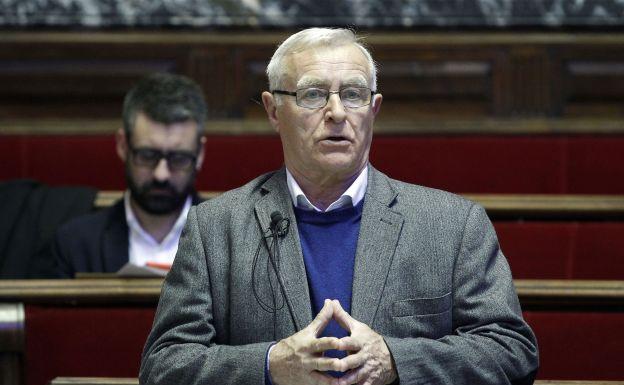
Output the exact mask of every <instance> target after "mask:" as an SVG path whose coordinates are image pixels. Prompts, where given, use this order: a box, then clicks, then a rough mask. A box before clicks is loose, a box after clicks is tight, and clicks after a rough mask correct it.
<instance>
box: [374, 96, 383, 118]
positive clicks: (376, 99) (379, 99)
mask: <svg viewBox="0 0 624 385" xmlns="http://www.w3.org/2000/svg"><path fill="white" fill-rule="evenodd" d="M382 101H383V95H381V94H375V95H373V100H372V104H373V116H377V114H378V113H379V110H381V102H382Z"/></svg>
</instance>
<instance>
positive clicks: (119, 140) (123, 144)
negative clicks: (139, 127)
mask: <svg viewBox="0 0 624 385" xmlns="http://www.w3.org/2000/svg"><path fill="white" fill-rule="evenodd" d="M115 148H116V149H117V156H118V157H119V159H121V161H122V162H124V163H126V160H128V159H127V158H128V138H127V137H126V131H125V130H124V129H123V128H120V129H118V130H117V133H116V134H115Z"/></svg>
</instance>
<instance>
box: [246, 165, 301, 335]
mask: <svg viewBox="0 0 624 385" xmlns="http://www.w3.org/2000/svg"><path fill="white" fill-rule="evenodd" d="M262 189H263V190H264V193H265V195H264V196H263V197H262V198H261V199H260V200H258V201H257V202H256V205H255V212H256V219H257V220H258V223H259V225H260V228H261V229H263V230H267V229H269V226H270V223H271V213H273V212H274V211H279V212H280V213H281V214H282V215H283V216H284V217H285V218H288V219H289V220H290V228H289V229H288V233H287V234H286V236H285V237H283V238H280V242H279V247H280V255H281V259H280V260H281V263H280V271H281V276H282V280H283V282H284V289H285V290H284V291H285V294H286V301H287V305H288V306H289V308H290V309H291V310H287V311H290V312H291V314H290V316H291V317H292V321H293V322H294V324H295V328H296V331H299V330H301V329H303V328H304V327H306V326H307V325H308V324H309V323H310V322H312V306H311V302H310V293H309V290H308V280H307V276H306V270H305V265H304V262H303V253H302V251H301V242H300V240H299V232H298V230H297V223H296V220H295V213H294V210H293V205H292V200H291V198H290V193H289V192H288V187H287V185H286V171H285V169H284V168H282V169H281V170H279V171H278V172H276V173H275V174H274V175H273V176H272V177H271V178H269V179H268V180H267V181H266V182H265V183H264V185H263V186H262ZM268 241H269V242H270V239H269V240H268ZM290 334H292V333H290Z"/></svg>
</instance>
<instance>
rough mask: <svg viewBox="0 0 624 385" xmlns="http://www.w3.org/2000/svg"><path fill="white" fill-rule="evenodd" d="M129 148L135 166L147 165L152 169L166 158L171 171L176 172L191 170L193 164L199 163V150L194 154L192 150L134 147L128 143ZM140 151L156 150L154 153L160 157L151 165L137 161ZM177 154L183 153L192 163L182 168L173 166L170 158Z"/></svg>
mask: <svg viewBox="0 0 624 385" xmlns="http://www.w3.org/2000/svg"><path fill="white" fill-rule="evenodd" d="M128 149H129V150H130V154H131V156H132V162H133V163H134V165H135V166H138V167H146V168H150V169H152V170H153V169H155V168H156V167H157V166H158V163H160V161H161V160H162V159H165V161H166V162H167V167H168V168H169V170H170V171H174V172H180V171H189V170H191V169H192V168H193V166H195V165H196V164H197V158H198V157H199V152H198V153H197V154H194V153H192V152H191V151H184V150H181V151H177V150H174V151H163V150H160V149H157V148H152V147H134V146H132V145H130V144H128ZM140 151H152V152H154V154H156V155H158V158H156V160H155V163H154V164H153V165H149V164H146V163H144V164H141V163H137V154H138V153H139V152H140ZM175 155H182V156H184V157H185V158H186V159H190V160H191V163H189V165H188V166H186V167H182V168H179V167H172V166H171V161H170V159H171V157H172V156H175Z"/></svg>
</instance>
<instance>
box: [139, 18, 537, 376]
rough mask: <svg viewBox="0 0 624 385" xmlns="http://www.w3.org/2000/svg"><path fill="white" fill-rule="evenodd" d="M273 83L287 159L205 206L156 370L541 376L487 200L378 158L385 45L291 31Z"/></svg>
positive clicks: (164, 312) (167, 290) (166, 321)
mask: <svg viewBox="0 0 624 385" xmlns="http://www.w3.org/2000/svg"><path fill="white" fill-rule="evenodd" d="M267 74H268V77H269V84H270V91H268V92H264V93H263V95H262V100H263V103H264V106H265V109H266V111H267V114H268V118H269V121H270V123H271V125H272V126H273V127H274V129H275V130H276V131H277V132H278V133H279V135H280V138H281V141H282V146H283V151H284V163H285V167H284V168H282V169H281V170H279V171H276V172H272V173H269V174H265V175H262V176H260V177H258V178H257V179H255V180H253V181H251V182H250V183H248V184H246V185H245V186H243V187H241V188H238V189H236V190H233V191H229V192H226V193H224V194H223V195H221V196H220V197H218V198H215V199H212V200H210V201H208V202H205V203H202V204H200V205H199V206H197V207H196V208H193V209H191V211H190V213H189V216H188V220H187V223H186V227H185V230H184V232H183V234H182V238H181V240H180V245H179V249H178V254H177V256H176V258H175V262H174V264H173V267H172V269H171V271H170V273H169V274H168V276H167V278H166V280H165V283H164V286H163V289H162V294H161V297H160V303H159V305H158V310H157V312H156V318H155V320H154V325H153V329H152V332H151V334H150V336H149V338H148V340H147V343H146V346H145V350H144V353H143V360H142V364H141V372H140V381H141V383H142V384H146V385H147V384H163V385H165V384H168V385H174V384H176V385H177V384H197V385H199V384H274V385H286V384H326V385H330V384H331V385H347V384H368V385H373V384H375V385H376V384H390V383H401V384H454V385H457V384H492V385H494V384H496V385H501V384H531V383H532V382H533V378H534V376H535V373H536V371H537V367H538V353H537V345H536V340H535V336H534V335H533V333H532V331H531V329H530V328H529V326H528V325H527V324H526V323H525V322H524V320H523V319H522V314H521V310H520V305H519V302H518V297H517V295H516V293H515V290H514V287H513V282H512V278H511V272H510V270H509V266H508V264H507V262H506V260H505V257H504V256H503V254H502V252H501V250H500V248H499V245H498V241H497V239H496V234H495V232H494V229H493V227H492V225H491V223H490V221H489V220H488V218H487V216H486V214H485V212H484V210H483V208H482V207H480V206H478V205H477V204H475V203H473V202H470V201H468V200H465V199H463V198H461V197H459V196H456V195H453V194H450V193H446V192H442V191H438V190H434V189H429V188H425V187H421V186H415V185H410V184H406V183H402V182H399V181H396V180H393V179H390V178H389V177H387V176H386V175H384V174H383V173H381V172H379V171H377V170H376V169H375V168H374V167H373V166H372V165H370V163H369V161H368V154H369V150H370V146H371V141H372V131H373V122H374V119H375V116H376V115H377V113H378V112H379V110H380V106H381V102H382V95H381V94H379V93H378V92H376V90H377V86H376V69H375V64H374V62H373V59H372V58H371V55H370V54H369V52H368V51H367V50H366V48H365V47H364V46H363V45H362V44H361V43H360V42H359V40H358V39H357V38H356V37H355V35H354V34H353V33H352V32H351V31H349V30H344V29H326V28H312V29H307V30H304V31H301V32H299V33H296V34H294V35H292V36H290V37H289V38H288V39H287V40H285V41H284V43H282V44H281V45H280V46H279V48H278V49H277V50H276V52H275V54H274V55H273V58H272V59H271V62H270V63H269V66H268V68H267Z"/></svg>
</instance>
